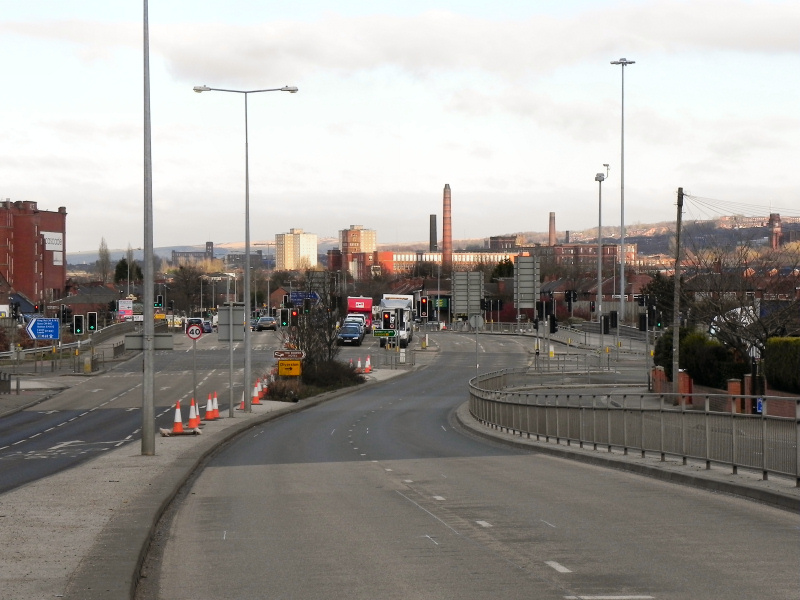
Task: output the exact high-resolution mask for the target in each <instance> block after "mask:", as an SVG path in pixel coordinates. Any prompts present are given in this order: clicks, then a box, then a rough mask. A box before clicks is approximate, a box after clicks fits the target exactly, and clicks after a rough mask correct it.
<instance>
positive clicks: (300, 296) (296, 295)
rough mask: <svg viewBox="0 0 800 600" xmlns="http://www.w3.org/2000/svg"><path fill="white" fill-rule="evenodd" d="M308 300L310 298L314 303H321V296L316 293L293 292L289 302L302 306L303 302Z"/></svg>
mask: <svg viewBox="0 0 800 600" xmlns="http://www.w3.org/2000/svg"><path fill="white" fill-rule="evenodd" d="M306 298H310V299H311V300H313V301H314V302H319V294H318V293H317V292H314V291H311V292H303V291H297V290H292V292H291V293H290V294H289V300H291V301H292V303H294V304H302V303H303V300H305V299H306Z"/></svg>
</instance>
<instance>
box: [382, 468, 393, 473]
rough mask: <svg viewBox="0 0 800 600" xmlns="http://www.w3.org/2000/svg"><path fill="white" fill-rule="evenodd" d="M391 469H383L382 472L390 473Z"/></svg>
mask: <svg viewBox="0 0 800 600" xmlns="http://www.w3.org/2000/svg"><path fill="white" fill-rule="evenodd" d="M392 470H393V469H384V471H386V472H388V473H391V472H392Z"/></svg>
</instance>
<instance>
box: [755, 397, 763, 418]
mask: <svg viewBox="0 0 800 600" xmlns="http://www.w3.org/2000/svg"><path fill="white" fill-rule="evenodd" d="M756 412H757V413H758V414H761V413H762V412H764V399H763V398H758V399H756Z"/></svg>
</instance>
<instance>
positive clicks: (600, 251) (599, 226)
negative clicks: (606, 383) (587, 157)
mask: <svg viewBox="0 0 800 600" xmlns="http://www.w3.org/2000/svg"><path fill="white" fill-rule="evenodd" d="M603 166H605V167H607V165H603ZM605 178H606V176H605V174H603V173H598V174H597V175H595V176H594V180H595V181H596V182H597V305H596V306H595V309H596V310H597V323H598V324H599V325H600V352H602V351H603V181H604V180H605ZM601 358H602V354H601Z"/></svg>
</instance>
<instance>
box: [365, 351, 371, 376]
mask: <svg viewBox="0 0 800 600" xmlns="http://www.w3.org/2000/svg"><path fill="white" fill-rule="evenodd" d="M364 373H372V364H371V363H370V362H369V354H367V362H366V363H365V364H364Z"/></svg>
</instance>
